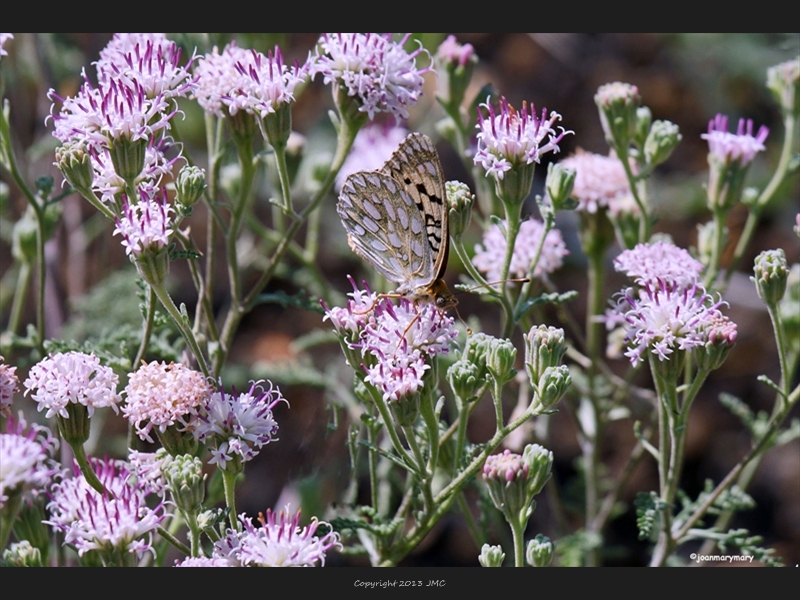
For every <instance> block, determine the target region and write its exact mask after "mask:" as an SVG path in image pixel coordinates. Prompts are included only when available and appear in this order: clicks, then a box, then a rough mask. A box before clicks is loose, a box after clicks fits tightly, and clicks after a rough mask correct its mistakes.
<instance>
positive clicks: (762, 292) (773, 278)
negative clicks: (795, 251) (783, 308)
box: [751, 248, 789, 307]
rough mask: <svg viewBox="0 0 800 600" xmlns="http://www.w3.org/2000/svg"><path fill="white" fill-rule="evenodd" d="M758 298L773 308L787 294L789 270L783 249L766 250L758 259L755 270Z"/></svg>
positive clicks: (753, 278)
mask: <svg viewBox="0 0 800 600" xmlns="http://www.w3.org/2000/svg"><path fill="white" fill-rule="evenodd" d="M753 271H754V272H755V277H751V279H752V280H753V281H754V282H755V284H756V290H757V291H758V296H759V297H760V298H761V299H762V300H763V301H764V303H765V304H766V305H767V306H770V307H773V306H775V305H776V304H778V302H780V301H781V299H782V298H783V295H784V294H785V293H786V280H787V278H788V277H789V270H788V268H787V265H786V254H784V252H783V249H781V248H778V249H777V250H764V251H763V252H762V253H761V254H759V255H758V256H757V257H756V260H755V267H754V269H753Z"/></svg>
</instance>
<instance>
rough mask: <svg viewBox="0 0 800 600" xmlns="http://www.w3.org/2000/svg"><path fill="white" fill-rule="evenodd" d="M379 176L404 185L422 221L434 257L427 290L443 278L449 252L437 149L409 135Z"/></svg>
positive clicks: (424, 137)
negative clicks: (383, 175) (386, 176)
mask: <svg viewBox="0 0 800 600" xmlns="http://www.w3.org/2000/svg"><path fill="white" fill-rule="evenodd" d="M381 172H383V173H385V174H387V175H389V176H390V177H391V178H392V179H395V180H397V181H400V182H401V183H402V184H403V187H404V188H405V189H406V191H407V192H408V194H409V196H411V198H412V200H413V201H414V204H416V206H417V209H418V211H419V212H420V214H422V215H423V218H424V219H425V234H426V237H427V238H428V245H429V247H430V249H431V253H432V256H433V257H434V265H433V272H432V277H431V278H430V280H429V281H428V282H427V285H428V286H430V285H431V284H432V283H433V282H434V281H435V280H437V279H441V278H442V277H444V271H445V268H446V267H447V255H448V253H449V250H450V238H449V237H448V235H449V233H448V220H447V218H448V208H447V205H446V204H445V189H444V176H443V174H442V163H441V161H440V160H439V155H438V153H437V152H436V147H435V146H434V145H433V142H432V141H431V139H430V138H429V137H428V136H427V135H425V134H423V133H411V134H409V135H408V136H406V138H405V139H404V140H403V142H402V143H401V144H400V147H399V148H398V149H397V150H395V152H394V154H392V157H391V158H390V159H389V160H388V161H386V164H384V165H383V168H382V169H381ZM422 285H425V284H422Z"/></svg>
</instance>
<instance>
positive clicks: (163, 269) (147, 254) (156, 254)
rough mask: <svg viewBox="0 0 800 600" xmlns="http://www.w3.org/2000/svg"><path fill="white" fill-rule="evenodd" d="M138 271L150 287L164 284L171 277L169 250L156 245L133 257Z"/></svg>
mask: <svg viewBox="0 0 800 600" xmlns="http://www.w3.org/2000/svg"><path fill="white" fill-rule="evenodd" d="M132 257H133V262H134V264H135V265H136V270H137V271H139V275H141V277H142V279H144V280H145V281H146V282H147V283H149V284H150V285H159V284H161V283H164V281H166V279H167V275H169V248H168V247H167V246H162V247H161V248H159V247H158V246H156V245H153V246H149V247H147V248H144V249H143V250H142V251H141V253H139V254H134V255H132Z"/></svg>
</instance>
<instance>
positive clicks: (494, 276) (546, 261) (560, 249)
mask: <svg viewBox="0 0 800 600" xmlns="http://www.w3.org/2000/svg"><path fill="white" fill-rule="evenodd" d="M543 233H544V225H543V224H542V223H541V222H540V221H537V220H535V219H528V220H527V221H523V222H522V224H521V225H520V228H519V233H518V234H517V239H516V241H515V243H514V254H513V255H512V257H511V265H510V266H509V269H508V276H509V277H528V276H530V275H531V274H533V276H534V277H543V276H544V275H546V274H548V273H552V272H553V271H555V270H556V269H558V268H559V267H561V265H562V264H563V258H564V257H565V256H566V255H567V254H569V251H568V250H567V246H566V244H565V243H564V239H563V237H562V236H561V232H560V231H559V230H558V229H551V230H550V231H548V232H547V235H546V236H545V240H544V245H543V246H542V250H541V254H540V255H539V259H538V261H537V262H536V264H534V263H533V261H534V260H535V259H536V254H537V251H538V249H539V245H540V242H541V238H542V234H543ZM507 245H508V244H507V243H506V236H505V234H504V233H503V230H502V229H501V228H500V226H499V225H492V226H490V227H489V229H487V230H486V232H485V233H484V234H483V244H482V245H481V244H476V245H475V256H474V257H473V259H472V263H473V264H474V265H475V266H476V267H477V268H478V270H479V271H481V272H482V273H485V274H486V278H487V279H488V280H490V281H497V280H499V279H502V278H503V273H502V269H503V263H504V261H505V255H506V248H507ZM531 272H532V273H531Z"/></svg>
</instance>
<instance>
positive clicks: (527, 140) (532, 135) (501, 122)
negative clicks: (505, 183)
mask: <svg viewBox="0 0 800 600" xmlns="http://www.w3.org/2000/svg"><path fill="white" fill-rule="evenodd" d="M481 108H483V109H485V110H486V114H485V115H484V113H483V112H482V111H481ZM535 110H536V109H535V107H534V105H533V104H531V105H530V108H528V105H527V103H525V102H523V103H522V110H519V111H518V110H515V109H514V107H513V106H511V105H510V104H509V103H508V100H506V99H505V98H501V99H500V107H499V110H498V112H495V109H494V107H493V106H492V105H491V104H489V102H488V101H487V102H486V103H484V104H481V105H480V106H479V107H478V125H477V128H478V129H479V130H480V131H479V133H478V136H477V137H478V148H477V151H476V153H475V157H474V161H475V164H476V165H481V166H482V167H483V168H484V169H485V170H486V172H487V173H488V174H490V175H494V176H495V177H496V178H497V179H503V177H504V176H505V173H506V172H507V171H509V170H511V169H512V168H513V167H516V166H518V165H520V164H527V165H530V164H533V163H538V162H539V161H540V160H541V157H542V155H543V154H546V153H547V152H558V151H559V150H560V148H559V147H558V143H559V142H560V141H561V140H562V138H563V137H564V136H565V135H567V134H568V133H573V132H572V131H566V130H564V128H563V127H560V126H559V129H560V132H556V130H555V129H554V125H555V123H556V122H558V121H560V120H561V115H560V114H558V113H557V112H551V113H550V116H549V117H548V116H547V109H542V115H541V118H540V117H537V116H536V113H535Z"/></svg>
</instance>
